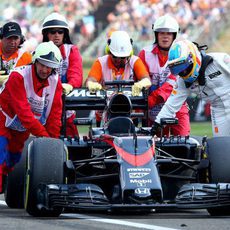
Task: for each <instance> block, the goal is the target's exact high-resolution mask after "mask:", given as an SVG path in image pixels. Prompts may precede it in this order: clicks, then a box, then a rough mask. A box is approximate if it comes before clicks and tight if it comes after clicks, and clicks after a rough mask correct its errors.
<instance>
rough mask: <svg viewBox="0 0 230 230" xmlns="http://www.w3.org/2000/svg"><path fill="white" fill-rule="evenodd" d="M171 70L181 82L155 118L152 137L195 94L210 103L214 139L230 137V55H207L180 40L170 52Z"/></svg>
mask: <svg viewBox="0 0 230 230" xmlns="http://www.w3.org/2000/svg"><path fill="white" fill-rule="evenodd" d="M204 47H205V46H203V48H204ZM206 48H207V47H206ZM168 67H169V69H170V71H171V73H172V74H174V75H179V79H178V81H177V86H176V87H175V88H174V89H173V91H172V93H171V95H170V97H169V98H168V100H167V101H166V103H165V104H164V106H163V107H162V109H161V111H160V112H159V113H158V115H157V117H156V120H155V123H154V125H153V127H152V134H153V135H154V134H155V133H156V132H157V131H158V129H159V126H160V120H161V118H173V117H175V114H176V112H177V111H178V110H179V109H180V108H181V106H182V104H183V103H184V101H185V100H186V99H187V97H188V96H189V95H190V94H191V93H195V94H197V95H198V96H199V97H201V99H203V100H204V101H209V102H210V105H211V108H210V109H211V120H212V132H213V136H230V101H229V96H230V78H229V76H230V56H229V55H228V54H227V53H218V52H216V53H209V54H206V53H205V52H204V49H202V46H199V45H198V44H194V43H192V42H191V41H189V40H187V39H177V40H175V41H174V43H173V44H172V46H171V48H170V50H169V55H168Z"/></svg>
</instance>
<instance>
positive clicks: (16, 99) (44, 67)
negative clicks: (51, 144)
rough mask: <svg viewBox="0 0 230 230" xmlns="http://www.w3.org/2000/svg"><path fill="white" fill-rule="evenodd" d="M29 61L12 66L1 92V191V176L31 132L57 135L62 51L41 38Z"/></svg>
mask: <svg viewBox="0 0 230 230" xmlns="http://www.w3.org/2000/svg"><path fill="white" fill-rule="evenodd" d="M32 61H33V63H32V64H30V65H26V66H22V67H18V68H15V69H14V70H13V71H12V72H11V74H10V76H9V79H8V80H7V81H6V83H5V84H4V85H3V87H2V89H1V92H0V106H1V110H0V193H1V192H3V177H4V176H5V175H7V173H8V172H9V171H11V170H12V167H13V166H14V165H15V164H16V163H17V162H18V161H19V160H20V157H21V153H22V149H23V146H24V142H25V141H26V140H27V138H28V137H29V135H30V134H32V135H34V136H37V137H54V138H58V137H59V136H60V129H61V114H62V99H61V96H62V85H61V81H60V78H59V76H58V73H57V71H56V69H58V68H59V65H60V62H61V53H60V51H59V49H58V47H57V46H56V45H54V43H53V42H51V41H50V42H44V43H41V44H40V45H39V46H38V47H37V48H36V50H35V52H34V54H33V59H32ZM4 178H5V177H4Z"/></svg>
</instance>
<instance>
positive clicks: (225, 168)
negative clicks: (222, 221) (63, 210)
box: [207, 136, 230, 216]
mask: <svg viewBox="0 0 230 230" xmlns="http://www.w3.org/2000/svg"><path fill="white" fill-rule="evenodd" d="M207 154H208V158H209V160H210V170H209V171H210V172H209V174H210V182H211V183H230V167H229V162H230V137H227V136H226V137H213V138H210V139H207ZM208 212H209V213H210V215H212V216H223V215H230V206H226V207H217V208H209V209H208Z"/></svg>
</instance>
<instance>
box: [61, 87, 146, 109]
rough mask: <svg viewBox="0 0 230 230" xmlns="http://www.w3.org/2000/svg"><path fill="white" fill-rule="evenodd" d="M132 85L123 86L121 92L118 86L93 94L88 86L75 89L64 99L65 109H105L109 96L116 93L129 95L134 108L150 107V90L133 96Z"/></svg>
mask: <svg viewBox="0 0 230 230" xmlns="http://www.w3.org/2000/svg"><path fill="white" fill-rule="evenodd" d="M131 92H132V90H131V87H123V88H122V91H121V92H118V91H117V88H114V89H111V88H110V89H107V90H100V91H97V92H96V93H95V94H91V93H90V92H89V90H88V89H87V88H79V89H74V90H73V91H72V92H71V93H70V94H68V95H67V96H66V97H65V99H64V104H65V105H64V107H65V110H104V109H105V107H106V101H107V98H108V97H110V96H111V95H113V94H115V93H123V94H125V95H127V96H128V97H129V98H130V100H131V103H132V108H133V109H141V110H147V109H148V92H147V91H146V90H143V91H142V93H141V94H140V95H139V96H137V97H133V96H132V94H131Z"/></svg>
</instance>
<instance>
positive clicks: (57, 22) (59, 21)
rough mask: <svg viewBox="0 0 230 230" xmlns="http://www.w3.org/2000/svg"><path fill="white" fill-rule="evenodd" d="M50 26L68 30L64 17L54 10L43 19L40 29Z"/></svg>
mask: <svg viewBox="0 0 230 230" xmlns="http://www.w3.org/2000/svg"><path fill="white" fill-rule="evenodd" d="M50 28H64V29H67V30H68V31H69V25H68V22H67V20H66V18H65V17H64V16H62V15H61V14H59V13H56V12H54V13H51V14H50V15H48V16H47V17H46V18H45V19H44V21H43V24H42V31H43V30H46V29H50Z"/></svg>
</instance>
